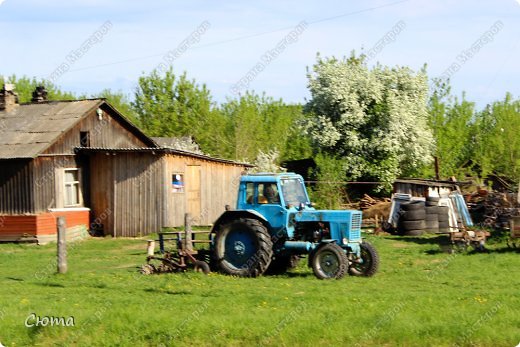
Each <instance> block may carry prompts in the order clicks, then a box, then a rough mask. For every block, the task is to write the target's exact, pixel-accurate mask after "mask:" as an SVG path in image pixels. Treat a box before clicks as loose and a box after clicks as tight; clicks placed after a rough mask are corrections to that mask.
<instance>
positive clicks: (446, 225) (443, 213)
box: [439, 206, 450, 234]
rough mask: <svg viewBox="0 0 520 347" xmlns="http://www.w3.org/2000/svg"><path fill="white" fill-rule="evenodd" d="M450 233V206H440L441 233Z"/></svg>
mask: <svg viewBox="0 0 520 347" xmlns="http://www.w3.org/2000/svg"><path fill="white" fill-rule="evenodd" d="M449 232H450V208H449V207H448V206H439V233H441V234H446V233H449Z"/></svg>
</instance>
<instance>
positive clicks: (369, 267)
mask: <svg viewBox="0 0 520 347" xmlns="http://www.w3.org/2000/svg"><path fill="white" fill-rule="evenodd" d="M360 247H361V259H357V260H356V261H355V262H354V263H353V264H352V265H351V266H350V269H349V272H350V274H351V275H354V276H366V277H370V276H373V275H374V274H375V273H376V272H377V269H378V268H379V254H377V251H376V249H375V248H374V246H372V245H371V244H370V243H368V242H366V241H365V242H363V243H362V244H361V246H360Z"/></svg>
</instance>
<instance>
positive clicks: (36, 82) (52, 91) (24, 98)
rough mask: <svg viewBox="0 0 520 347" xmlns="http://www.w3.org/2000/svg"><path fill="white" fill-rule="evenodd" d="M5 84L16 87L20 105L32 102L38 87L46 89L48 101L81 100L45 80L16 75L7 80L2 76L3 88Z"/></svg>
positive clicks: (0, 80)
mask: <svg viewBox="0 0 520 347" xmlns="http://www.w3.org/2000/svg"><path fill="white" fill-rule="evenodd" d="M4 83H12V84H14V85H15V89H14V90H15V92H16V93H18V98H19V102H20V103H26V102H31V99H32V93H33V92H34V90H35V89H36V87H38V86H44V87H45V89H46V90H47V99H48V100H75V99H79V98H81V97H78V96H76V95H74V94H73V93H70V92H65V91H62V90H61V89H60V88H59V87H58V86H57V85H55V84H54V83H52V82H50V81H47V80H45V79H37V78H35V77H32V78H30V77H27V76H22V77H17V76H16V75H11V76H9V77H7V78H4V77H2V76H1V75H0V85H1V86H3V85H4Z"/></svg>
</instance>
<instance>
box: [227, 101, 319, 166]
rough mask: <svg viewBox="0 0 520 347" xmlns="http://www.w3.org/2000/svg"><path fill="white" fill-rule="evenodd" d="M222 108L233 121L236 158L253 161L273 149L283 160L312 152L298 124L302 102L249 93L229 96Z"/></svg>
mask: <svg viewBox="0 0 520 347" xmlns="http://www.w3.org/2000/svg"><path fill="white" fill-rule="evenodd" d="M221 110H222V114H223V115H224V116H225V117H226V118H227V119H228V120H229V121H230V125H231V129H230V130H231V141H232V148H233V149H234V153H233V156H232V157H233V158H234V159H238V160H248V161H253V160H255V158H256V157H257V155H258V154H259V153H260V152H263V153H268V152H270V151H276V152H279V153H280V159H282V160H286V159H295V158H298V159H299V158H301V157H305V155H307V154H310V150H309V149H310V145H309V144H308V141H307V142H306V139H305V138H304V136H302V134H301V129H300V127H299V126H298V122H299V120H301V118H302V110H301V106H300V105H287V104H285V103H284V102H283V101H282V100H275V99H273V98H270V97H267V96H266V95H265V94H263V95H258V94H255V93H254V92H247V93H245V94H244V95H241V96H239V97H238V98H237V99H229V100H228V101H227V102H226V103H224V104H223V105H222V106H221ZM277 164H279V163H277Z"/></svg>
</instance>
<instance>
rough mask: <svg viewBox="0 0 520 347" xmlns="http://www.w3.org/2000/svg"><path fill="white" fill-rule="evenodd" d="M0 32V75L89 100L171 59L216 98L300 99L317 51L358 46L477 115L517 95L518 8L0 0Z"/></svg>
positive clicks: (491, 4)
mask: <svg viewBox="0 0 520 347" xmlns="http://www.w3.org/2000/svg"><path fill="white" fill-rule="evenodd" d="M0 32H1V34H0V75H4V76H10V75H12V74H16V75H17V76H22V75H26V76H29V77H33V76H35V77H37V78H47V79H51V80H52V81H53V82H54V83H56V84H57V85H59V86H60V87H61V88H62V89H63V90H67V91H72V92H75V93H77V94H87V95H89V96H90V95H94V94H96V93H98V92H100V91H102V90H103V89H107V88H109V89H112V90H114V91H121V92H123V93H125V94H128V95H129V96H131V95H132V94H133V92H134V90H135V88H136V84H137V81H138V78H139V77H140V76H142V75H143V74H149V73H150V72H151V71H152V70H153V69H155V68H158V67H161V63H162V64H165V63H168V64H170V63H171V65H172V66H173V70H174V71H175V72H176V73H182V72H184V71H186V72H187V75H188V77H189V78H192V79H195V80H196V81H197V82H198V83H200V84H202V83H204V84H206V85H207V87H208V88H209V89H210V91H211V93H212V95H213V98H214V100H215V101H216V102H223V101H225V100H226V99H227V98H229V97H235V96H236V93H239V92H244V91H245V90H246V89H247V90H254V91H256V92H258V93H263V92H265V93H266V94H267V95H268V96H271V97H273V98H275V99H278V98H282V99H283V100H284V101H286V102H291V103H305V102H306V100H308V99H309V98H310V94H309V92H308V88H307V71H308V70H307V69H308V68H309V67H312V65H313V64H314V63H315V62H316V56H317V54H318V53H319V54H320V56H321V57H331V56H335V57H343V56H348V55H350V53H351V52H352V51H353V50H355V51H356V52H358V53H360V52H365V53H369V52H371V53H372V54H373V57H372V58H371V59H370V60H369V62H368V64H369V65H374V64H376V63H377V62H379V63H380V64H383V65H388V66H396V65H399V66H409V67H411V68H412V69H414V70H416V71H417V70H419V69H421V68H422V67H423V66H424V65H425V64H426V66H427V72H428V76H429V77H430V78H433V77H441V76H444V77H446V76H449V77H450V80H451V84H452V88H453V92H454V94H456V95H459V96H460V95H461V94H462V93H463V92H465V94H466V98H467V99H468V100H471V101H475V102H476V103H477V106H478V107H480V108H482V107H484V106H485V105H486V104H488V103H491V102H493V101H497V100H501V99H503V98H504V97H505V94H506V92H510V93H512V94H513V96H514V97H516V98H518V97H520V64H519V62H520V59H519V58H520V0H493V1H492V0H472V1H469V0H452V1H449V0H437V1H432V0H368V1H353V0H343V1H339V0H321V1H305V0H303V1H302V0H300V1H293V0H291V1H279V0H278V1H274V0H266V1H249V0H241V1H238V0H232V1H200V0H192V1H176V0H172V1H167V0H147V1H134V0H126V1H123V0H121V1H117V0H77V1H74V0H69V1H58V0H46V1H37V0H0ZM74 52H75V53H74ZM269 52H270V53H269ZM273 52H274V53H273ZM266 54H267V56H266ZM266 57H268V58H266ZM259 63H260V64H261V65H259Z"/></svg>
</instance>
